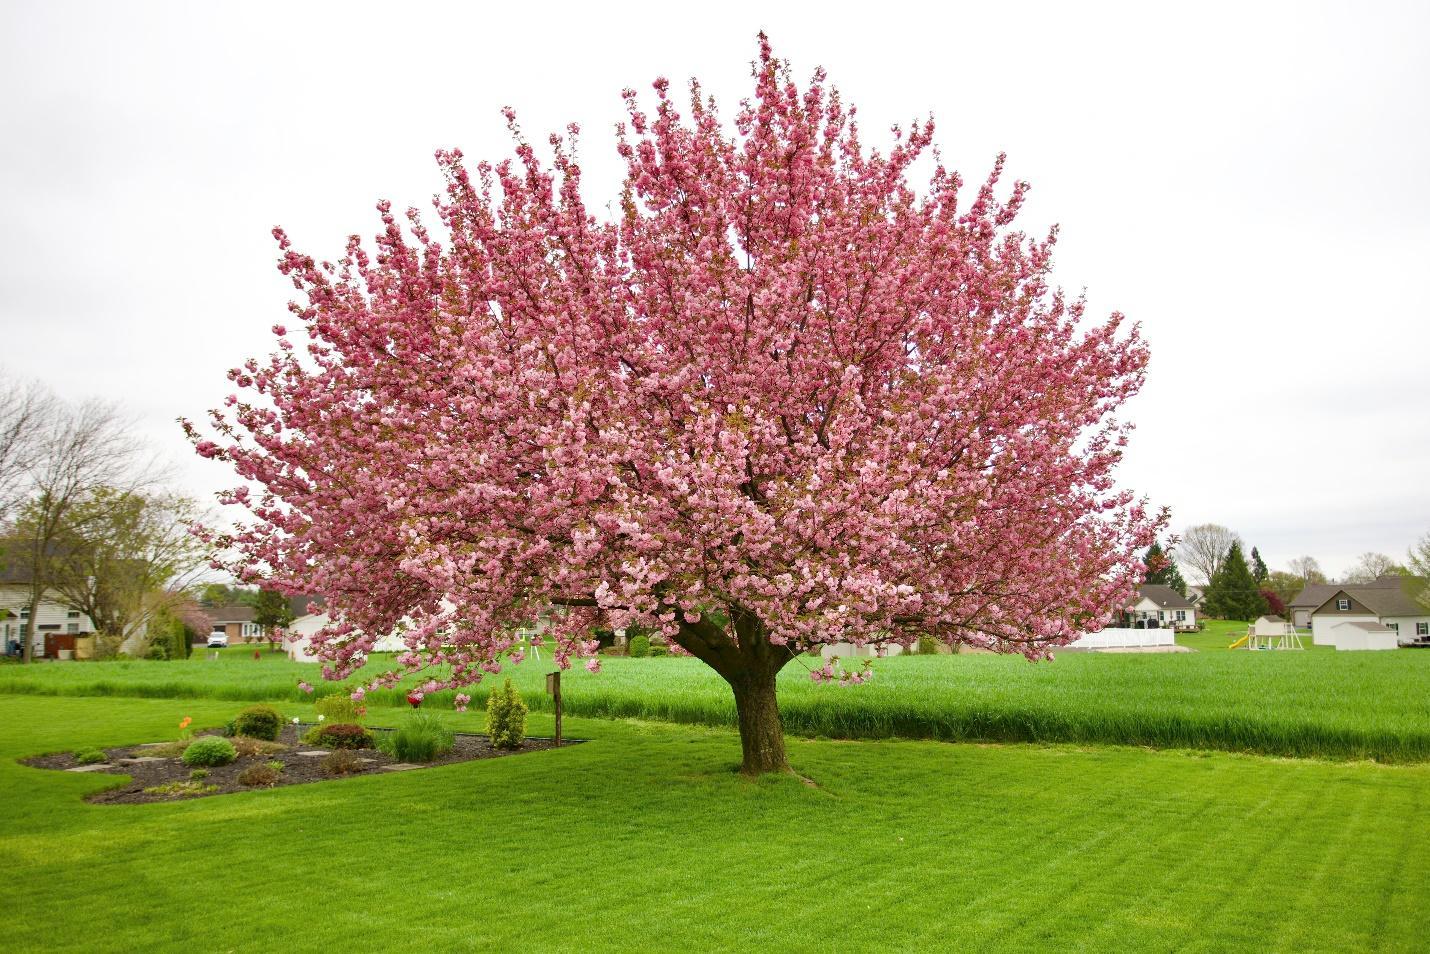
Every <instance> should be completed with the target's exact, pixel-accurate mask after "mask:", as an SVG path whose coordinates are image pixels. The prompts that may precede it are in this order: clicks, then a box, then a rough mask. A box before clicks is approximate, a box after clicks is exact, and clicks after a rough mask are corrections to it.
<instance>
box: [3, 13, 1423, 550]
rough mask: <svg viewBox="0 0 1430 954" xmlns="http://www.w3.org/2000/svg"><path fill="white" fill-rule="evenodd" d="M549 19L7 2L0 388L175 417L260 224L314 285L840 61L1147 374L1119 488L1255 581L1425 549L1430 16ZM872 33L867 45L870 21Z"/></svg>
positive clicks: (178, 463) (204, 484) (210, 479)
mask: <svg viewBox="0 0 1430 954" xmlns="http://www.w3.org/2000/svg"><path fill="white" fill-rule="evenodd" d="M774 7H775V5H773V4H748V5H747V4H740V3H722V4H720V5H718V7H711V6H709V5H703V4H690V5H687V4H676V3H658V4H649V5H647V4H640V3H630V2H627V3H622V4H620V5H619V6H616V5H610V6H609V7H607V6H605V5H601V4H592V3H585V4H573V5H571V6H570V7H569V8H565V7H563V6H562V5H561V4H553V3H543V4H540V5H530V6H524V7H515V8H513V7H507V8H504V9H501V10H497V11H491V12H488V11H485V10H483V9H482V6H481V5H479V4H475V3H471V4H463V5H456V4H453V5H451V6H440V5H426V4H418V3H402V4H394V3H385V4H374V5H364V4H356V3H342V4H332V5H318V4H297V3H281V4H267V3H253V2H246V3H242V4H239V3H231V4H227V5H224V6H223V7H220V6H219V5H218V4H173V5H159V4H138V3H122V4H120V3H95V4H79V3H59V2H55V3H51V2H43V3H42V2H16V0H8V2H6V3H5V4H4V5H3V6H0V92H3V95H0V200H3V203H4V206H3V207H4V214H5V217H6V220H7V222H8V227H6V228H5V229H4V230H3V234H0V329H3V335H0V348H3V350H0V367H3V368H4V373H7V374H9V375H12V376H20V377H40V378H43V379H45V380H46V381H48V382H49V383H50V384H51V385H52V386H53V387H54V388H55V389H56V390H57V391H59V392H60V393H61V394H63V395H65V396H68V397H82V396H87V395H91V394H98V395H103V396H108V397H113V398H117V399H119V400H121V401H122V402H123V403H124V404H126V405H127V406H129V407H130V408H132V409H133V410H134V411H135V412H136V413H137V414H138V415H140V417H141V420H142V424H143V427H144V430H145V433H146V434H147V435H148V436H149V437H150V438H151V439H152V440H153V442H154V444H155V446H156V448H157V450H158V452H159V453H160V454H161V455H164V456H165V457H167V458H171V459H172V460H173V462H174V467H175V473H176V475H177V476H178V479H179V481H180V482H181V483H182V484H184V485H185V486H187V487H188V488H189V489H191V490H192V491H194V492H195V493H198V494H200V495H207V494H208V493H209V492H211V491H212V490H214V489H216V488H218V487H219V486H222V485H224V484H225V482H226V480H225V475H224V473H223V470H222V468H221V466H220V465H215V464H211V463H206V462H203V461H199V460H197V459H196V458H194V457H193V455H192V454H191V452H189V451H188V448H187V445H186V444H185V443H184V441H183V439H182V438H181V436H180V435H179V431H178V428H177V426H175V425H174V424H173V423H172V422H173V419H174V418H176V417H178V416H179V415H187V416H190V417H194V418H199V417H200V416H201V415H202V413H203V411H204V409H205V408H208V407H212V406H215V405H216V404H217V403H218V402H219V401H220V400H221V399H222V397H223V395H224V394H226V393H228V391H229V390H230V388H229V387H228V386H227V384H228V382H227V381H226V380H225V377H224V374H225V371H226V370H227V369H228V368H230V367H233V366H234V365H236V364H238V363H240V362H241V361H242V360H243V359H244V358H245V357H248V356H250V355H262V354H266V353H267V352H268V350H269V349H270V347H271V336H270V335H269V333H268V330H267V329H268V328H269V327H270V326H271V325H272V324H273V323H274V322H275V321H279V320H283V319H284V318H285V317H286V311H285V309H284V305H285V303H286V301H287V300H288V298H289V296H290V294H291V292H292V288H291V286H289V285H286V284H285V282H284V280H283V279H282V278H281V277H280V276H279V275H278V273H277V271H276V270H275V269H274V267H273V263H274V259H275V248H274V245H273V242H272V239H271V237H270V235H269V229H270V228H271V227H272V226H273V225H275V224H282V225H283V226H284V227H285V228H287V229H288V231H289V233H290V234H291V235H292V236H293V237H294V239H295V242H296V244H297V245H298V246H299V247H300V248H302V249H303V250H304V251H308V252H311V253H313V254H315V255H317V256H318V257H323V256H328V255H333V254H336V253H337V252H338V250H339V249H340V247H341V243H342V239H343V237H344V236H345V235H347V234H348V233H350V232H361V233H362V234H364V235H371V234H372V233H373V232H374V231H375V230H376V226H377V220H376V216H375V213H374V212H373V211H372V206H373V203H374V202H375V201H376V200H377V199H378V198H381V197H388V198H391V199H392V200H393V202H394V204H395V205H396V206H398V207H399V208H401V207H405V206H407V205H409V204H416V205H420V206H424V207H425V206H426V204H427V202H428V199H429V198H430V196H431V194H432V193H433V192H434V191H435V190H436V189H437V188H438V187H439V179H438V176H437V174H436V170H435V167H434V165H433V162H432V152H433V150H434V149H435V148H437V147H446V146H459V147H460V148H462V150H463V151H464V152H465V153H466V154H467V155H468V156H469V157H471V158H473V159H476V158H482V157H488V158H496V157H501V156H505V155H507V154H508V153H509V149H510V143H509V141H508V140H507V138H506V134H505V131H504V128H503V124H502V119H501V116H500V114H499V109H500V107H502V106H503V105H506V104H510V105H512V106H515V107H516V108H517V110H518V114H519V117H520V119H521V121H522V124H523V126H524V128H525V129H526V130H527V132H528V134H529V135H531V136H532V138H533V140H536V141H540V140H541V139H543V138H544V134H545V133H546V132H547V131H550V130H555V129H561V128H562V127H563V126H564V125H565V123H566V122H567V121H570V120H576V121H579V122H580V123H581V124H582V125H583V127H584V130H585V132H584V135H583V146H582V159H583V165H584V166H585V167H586V170H587V174H588V188H589V190H590V191H588V195H587V198H588V201H589V202H591V204H592V205H603V204H604V201H605V199H606V198H607V197H609V196H612V195H614V192H615V186H616V184H617V182H618V179H617V176H618V166H617V162H616V157H615V153H614V148H613V139H612V137H611V133H610V130H611V126H612V124H613V123H615V122H616V121H617V120H618V119H620V118H621V102H620V97H619V92H620V90H621V88H622V87H624V86H633V87H636V88H637V89H642V90H648V89H649V83H650V81H651V80H652V79H654V78H655V77H656V76H657V75H660V74H665V75H668V76H670V77H671V79H672V80H673V81H676V82H680V83H683V81H684V80H685V79H686V78H687V77H689V76H691V75H696V76H699V77H700V78H701V80H702V81H703V83H704V85H705V87H706V89H707V90H709V91H710V92H713V93H715V94H716V95H717V96H718V97H719V98H720V99H721V101H722V103H723V104H725V105H726V107H727V114H728V110H731V109H733V106H734V104H735V101H736V100H738V99H739V98H740V97H741V96H743V95H745V94H746V93H747V92H748V90H749V78H748V70H749V67H748V64H749V60H750V59H751V58H752V57H753V55H754V52H755V40H754V36H755V33H756V32H757V31H758V30H759V29H761V28H764V29H766V30H767V31H768V32H769V33H770V34H771V37H772V39H773V41H774V43H775V46H776V50H777V52H778V53H779V54H780V55H782V56H785V57H788V58H790V59H792V60H793V62H794V65H795V68H796V72H797V73H798V74H799V75H801V76H807V75H808V73H809V71H810V70H811V69H812V68H813V67H814V66H815V65H817V64H822V65H824V66H825V67H826V68H827V69H828V70H829V72H830V75H831V78H832V80H833V81H834V82H835V84H837V85H838V86H839V87H840V88H841V90H842V91H843V93H844V94H845V97H846V100H847V101H852V102H854V103H856V104H857V105H858V106H859V109H860V114H861V116H862V119H863V128H864V130H865V139H866V142H868V143H870V144H873V143H874V142H875V141H876V138H877V132H878V130H881V129H883V128H886V127H887V125H888V124H890V123H892V122H895V121H907V120H909V119H911V118H914V117H921V116H923V115H925V114H927V113H928V112H930V111H932V112H933V113H934V115H935V117H936V119H937V120H938V121H939V124H940V134H939V141H940V146H941V148H942V150H943V152H944V155H945V157H946V159H947V160H948V161H949V162H950V164H951V165H954V166H956V167H957V168H959V169H960V170H961V171H962V172H963V173H964V177H965V179H968V180H971V181H977V180H981V179H982V177H983V176H984V174H985V173H986V171H987V169H988V167H989V165H990V164H991V162H992V161H993V157H994V156H995V155H996V154H997V153H998V152H999V151H1000V150H1006V151H1007V152H1008V153H1009V169H1010V173H1011V176H1010V180H1009V181H1011V178H1012V177H1020V178H1027V179H1029V180H1031V182H1032V183H1033V191H1032V194H1031V197H1030V200H1029V203H1028V206H1027V214H1026V216H1025V219H1024V225H1025V226H1026V227H1028V228H1029V229H1032V230H1035V231H1038V232H1041V231H1042V229H1043V228H1045V227H1046V225H1047V224H1048V223H1050V222H1053V221H1057V222H1061V223H1062V225H1063V237H1062V242H1061V246H1060V247H1061V254H1060V256H1059V262H1058V275H1059V279H1060V281H1062V282H1063V284H1064V285H1066V286H1067V287H1068V288H1069V289H1071V290H1076V289H1079V288H1081V287H1083V286H1086V287H1087V288H1088V291H1089V298H1090V303H1091V305H1092V310H1093V311H1094V312H1096V313H1099V314H1105V313H1106V312H1109V311H1112V310H1114V309H1120V310H1122V311H1125V312H1126V313H1127V314H1128V315H1129V317H1131V318H1132V319H1135V320H1138V321H1141V322H1142V323H1143V326H1144V330H1145V333H1146V336H1147V338H1148V339H1149V340H1150V342H1151V345H1152V349H1153V363H1152V366H1151V370H1150V375H1149V380H1148V384H1147V387H1146V390H1145V391H1144V393H1143V394H1142V396H1140V397H1139V398H1138V399H1137V400H1136V402H1135V403H1134V404H1133V405H1132V406H1131V407H1130V409H1129V414H1130V415H1131V417H1132V418H1133V419H1134V420H1136V421H1137V422H1138V427H1139V429H1138V433H1137V435H1136V437H1135V440H1134V445H1133V447H1132V449H1131V451H1130V453H1129V455H1128V459H1127V462H1126V464H1125V465H1124V468H1123V470H1122V478H1123V480H1124V482H1125V483H1127V484H1128V485H1129V486H1132V487H1134V488H1136V489H1137V490H1139V491H1141V492H1145V493H1147V494H1149V495H1150V496H1151V497H1152V499H1153V501H1154V502H1156V503H1158V504H1167V505H1170V506H1171V507H1172V508H1173V526H1174V528H1176V529H1181V528H1182V527H1185V526H1187V525H1189V524H1193V523H1200V522H1207V521H1212V522H1217V523H1223V524H1226V525H1228V526H1230V527H1232V528H1233V529H1235V530H1237V531H1238V532H1240V533H1241V534H1242V536H1243V537H1244V538H1245V539H1246V540H1247V542H1248V544H1256V545H1258V546H1259V547H1260V548H1261V551H1262V553H1263V554H1264V556H1265V557H1266V559H1267V561H1268V562H1269V563H1271V565H1272V566H1273V567H1275V566H1279V565H1283V564H1284V563H1285V561H1286V560H1288V559H1290V558H1291V557H1294V556H1296V555H1298V554H1301V553H1310V554H1312V555H1314V556H1316V557H1317V558H1318V559H1319V560H1320V561H1321V563H1322V565H1323V566H1324V568H1325V569H1326V570H1327V571H1328V572H1330V573H1332V574H1334V573H1337V572H1340V571H1341V570H1343V569H1344V568H1345V567H1346V566H1348V565H1349V564H1350V563H1351V562H1352V561H1353V559H1354V558H1355V556H1356V555H1357V554H1358V553H1360V552H1362V551H1364V550H1381V551H1385V552H1387V553H1390V554H1392V555H1393V556H1397V557H1401V556H1403V555H1404V552H1405V548H1406V546H1407V545H1408V544H1409V543H1410V542H1411V541H1412V540H1413V539H1415V538H1416V537H1418V536H1419V535H1421V534H1422V533H1424V532H1426V531H1427V530H1430V494H1427V492H1426V489H1425V484H1426V481H1427V478H1430V416H1427V414H1426V410H1427V401H1426V397H1425V395H1426V393H1427V391H1430V360H1427V358H1430V331H1427V322H1426V318H1427V311H1430V306H1427V304H1426V299H1425V291H1426V289H1425V285H1426V277H1427V271H1428V270H1430V269H1427V262H1430V106H1427V94H1430V5H1427V4H1424V3H1413V4H1412V3H1406V4H1393V3H1364V2H1362V3H1346V4H1328V5H1314V4H1308V3H1294V4H1289V3H1288V4H1269V3H1268V4H1249V3H1234V4H1208V3H1201V4H1196V5H1192V6H1187V5H1177V6H1176V7H1175V8H1174V7H1172V6H1171V5H1160V8H1159V9H1155V10H1154V9H1152V7H1153V5H1150V4H1126V5H1101V6H1095V5H1090V4H1068V3H1049V4H982V3H980V4H969V3H963V4H957V3H954V4H936V5H935V4H929V5H923V4H920V5H917V6H915V5H908V6H903V5H900V4H897V3H891V2H882V3H879V4H874V5H870V4H867V3H863V4H857V5H851V6H849V7H840V6H838V5H835V4H829V3H821V4H815V5H812V6H809V7H805V8H799V7H796V6H794V5H789V6H788V7H786V6H785V5H780V7H779V8H778V10H777V11H776V10H775V9H774ZM871 15H872V17H871Z"/></svg>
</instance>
